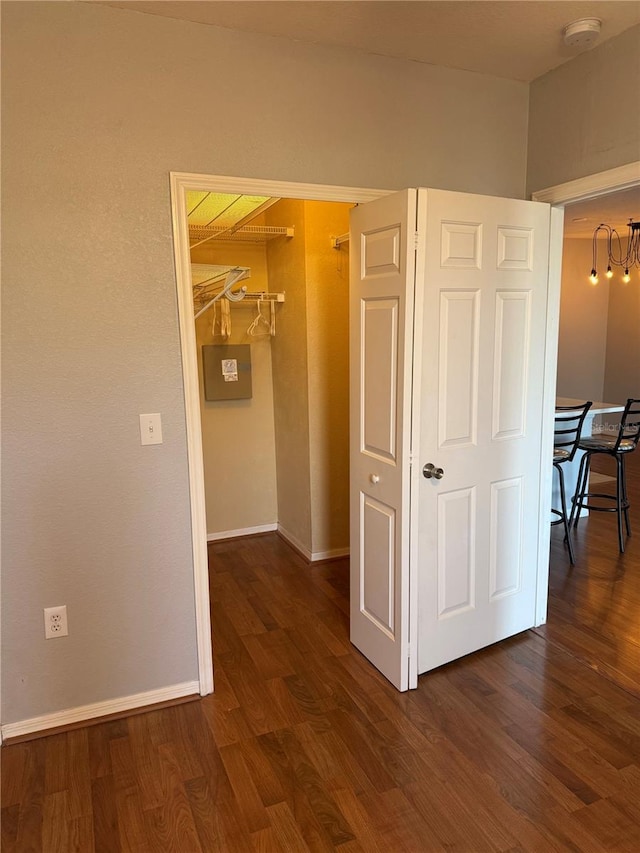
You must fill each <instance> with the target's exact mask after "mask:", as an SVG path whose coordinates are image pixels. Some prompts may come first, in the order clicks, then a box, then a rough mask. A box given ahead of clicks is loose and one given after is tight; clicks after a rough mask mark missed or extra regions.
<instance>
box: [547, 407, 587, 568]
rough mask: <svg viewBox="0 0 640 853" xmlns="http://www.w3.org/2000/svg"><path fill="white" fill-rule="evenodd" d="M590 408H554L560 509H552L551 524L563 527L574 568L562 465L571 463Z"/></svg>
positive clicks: (554, 444) (555, 452)
mask: <svg viewBox="0 0 640 853" xmlns="http://www.w3.org/2000/svg"><path fill="white" fill-rule="evenodd" d="M590 408H591V400H588V401H587V402H586V403H583V404H582V405H579V406H558V407H557V408H556V416H555V424H554V433H553V467H554V468H555V469H556V471H557V472H558V481H559V484H560V504H561V509H553V508H552V510H551V512H552V513H553V514H554V515H557V516H558V518H557V519H556V520H555V521H552V522H551V524H552V525H555V524H563V525H564V541H565V542H566V543H567V547H568V549H569V560H570V561H571V565H572V566H575V557H574V553H573V545H572V543H571V538H570V536H569V527H570V525H569V515H568V514H567V496H566V493H565V487H564V472H563V470H562V465H563V464H564V463H565V462H571V461H572V460H573V457H574V456H575V455H576V451H577V449H578V443H579V441H580V436H581V434H582V425H583V424H584V419H585V418H586V416H587V412H588V411H589V409H590Z"/></svg>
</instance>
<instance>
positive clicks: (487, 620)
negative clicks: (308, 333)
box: [416, 190, 550, 672]
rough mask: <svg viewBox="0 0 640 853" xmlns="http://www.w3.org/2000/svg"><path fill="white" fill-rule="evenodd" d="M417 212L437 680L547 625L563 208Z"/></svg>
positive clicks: (427, 581) (419, 407) (425, 566)
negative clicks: (542, 598) (545, 507)
mask: <svg viewBox="0 0 640 853" xmlns="http://www.w3.org/2000/svg"><path fill="white" fill-rule="evenodd" d="M418 206H419V228H420V231H421V233H423V234H424V240H425V245H426V254H425V266H424V280H423V283H422V287H421V288H420V289H421V290H422V294H423V305H422V340H421V345H420V347H419V355H418V356H417V357H419V358H420V361H421V380H420V385H419V394H418V397H417V403H416V417H418V418H419V434H418V435H417V436H416V438H417V439H418V441H419V448H420V450H419V455H420V466H416V467H417V468H420V469H421V468H422V466H423V465H424V464H425V463H432V464H433V465H435V466H436V467H437V468H441V469H442V470H443V472H444V473H443V476H442V478H441V479H436V478H434V477H431V478H429V479H426V478H425V477H423V476H422V471H421V470H416V474H417V475H418V476H419V478H420V485H419V492H418V494H419V497H418V507H417V512H418V517H417V522H418V531H417V536H418V540H417V562H418V565H417V571H418V635H419V641H418V670H419V672H425V671H427V670H430V669H433V668H434V667H436V666H439V665H441V664H443V663H447V662H448V661H451V660H454V659H456V658H458V657H461V656H462V655H466V654H468V653H470V652H473V651H475V650H476V649H479V648H482V647H483V646H487V645H489V644H491V643H495V642H497V641H499V640H502V639H504V638H506V637H509V636H512V635H513V634H516V633H518V632H520V631H523V630H525V629H527V628H530V627H532V626H533V625H534V624H535V604H536V580H537V571H538V524H539V511H540V510H539V502H540V470H541V469H540V466H541V464H542V457H543V455H544V457H545V459H546V458H548V453H544V454H543V448H542V443H541V435H542V419H543V388H544V353H545V332H546V315H547V289H548V278H549V275H548V274H549V269H548V267H549V210H550V209H549V206H548V205H546V204H539V203H536V202H529V201H520V200H514V199H501V198H493V197H487V196H474V195H467V194H463V193H451V192H443V191H437V190H420V191H419V197H418ZM417 353H418V349H417ZM416 390H418V389H416Z"/></svg>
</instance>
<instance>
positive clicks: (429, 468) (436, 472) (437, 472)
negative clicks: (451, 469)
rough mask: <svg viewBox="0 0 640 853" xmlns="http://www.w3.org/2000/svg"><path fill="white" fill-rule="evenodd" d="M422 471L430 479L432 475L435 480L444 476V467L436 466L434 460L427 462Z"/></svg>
mask: <svg viewBox="0 0 640 853" xmlns="http://www.w3.org/2000/svg"><path fill="white" fill-rule="evenodd" d="M422 473H423V474H424V476H425V477H426V478H427V480H430V479H431V478H432V477H433V479H434V480H441V479H442V478H443V477H444V471H443V470H442V468H436V466H435V465H434V464H433V463H432V462H427V464H426V465H425V466H424V468H423V469H422Z"/></svg>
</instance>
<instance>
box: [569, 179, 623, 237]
mask: <svg viewBox="0 0 640 853" xmlns="http://www.w3.org/2000/svg"><path fill="white" fill-rule="evenodd" d="M629 219H633V221H634V222H640V187H633V188H632V189H628V190H622V191H621V192H618V193H611V194H609V195H605V196H600V197H599V198H592V199H589V200H588V201H580V202H577V203H576V204H571V205H567V206H566V207H565V209H564V234H565V237H592V236H593V231H594V228H597V227H598V225H600V223H602V222H605V223H606V224H607V225H611V227H612V228H616V229H617V231H618V232H619V234H620V236H621V237H626V235H627V223H628V222H629Z"/></svg>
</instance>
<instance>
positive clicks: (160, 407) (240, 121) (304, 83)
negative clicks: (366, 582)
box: [2, 2, 528, 723]
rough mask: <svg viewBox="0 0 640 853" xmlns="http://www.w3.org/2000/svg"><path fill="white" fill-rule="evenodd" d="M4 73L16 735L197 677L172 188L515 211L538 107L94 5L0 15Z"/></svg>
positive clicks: (514, 87)
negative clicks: (265, 186) (56, 613)
mask: <svg viewBox="0 0 640 853" xmlns="http://www.w3.org/2000/svg"><path fill="white" fill-rule="evenodd" d="M203 57H206V63H207V79H206V80H205V81H204V83H203V77H202V62H203ZM2 62H3V85H2V117H3V121H2V134H3V138H2V153H3V156H2V169H3V175H2V189H3V193H2V196H3V197H2V202H3V222H2V224H3V228H2V239H3V254H2V263H3V271H2V272H3V310H2V322H3V329H2V343H3V357H2V370H3V377H2V378H3V446H2V452H3V459H2V485H3V498H4V505H3V510H2V526H3V529H2V571H3V579H2V607H3V614H2V631H3V637H2V653H3V666H2V679H3V684H2V703H3V708H2V712H3V713H2V716H3V722H7V723H9V722H14V721H17V720H23V719H25V718H29V717H34V716H37V715H40V714H45V713H50V712H54V711H58V710H63V709H66V708H71V707H76V706H80V705H84V704H88V703H92V702H98V701H104V700H108V699H111V698H114V697H120V696H127V695H131V694H134V693H138V692H142V691H148V690H153V689H160V688H164V687H167V686H168V685H173V684H178V683H183V682H189V681H191V680H193V679H195V678H196V677H197V659H196V643H195V616H194V604H193V601H194V594H193V582H192V574H193V564H192V552H191V527H190V516H189V490H188V480H187V452H186V438H185V418H184V398H183V387H182V378H181V364H180V346H179V336H178V323H177V309H176V292H175V272H174V265H173V248H172V235H171V218H170V203H169V172H170V171H171V170H173V171H183V172H202V173H209V174H223V175H238V176H245V177H258V178H272V179H281V180H289V181H304V182H316V183H327V184H344V185H351V186H365V187H367V186H369V187H388V188H401V187H405V186H417V185H418V186H419V185H422V186H433V187H445V188H449V189H453V190H461V191H469V192H478V193H488V194H493V195H506V196H514V197H522V196H523V194H524V186H525V161H526V133H527V108H528V87H527V86H526V85H525V84H522V83H514V82H509V81H506V80H501V79H498V78H494V77H488V76H485V75H480V74H470V73H466V72H462V71H455V70H452V69H446V68H435V67H432V66H429V65H424V64H421V63H416V62H403V61H400V60H392V59H385V58H383V57H377V56H367V55H364V54H360V53H354V52H351V51H348V50H344V49H341V48H323V47H320V46H317V45H309V44H304V43H302V42H293V41H287V40H284V39H278V38H271V37H263V36H258V35H254V34H251V33H237V32H233V31H230V30H225V29H218V28H216V27H209V26H204V25H199V24H192V23H189V22H185V21H176V20H172V19H169V18H161V17H157V16H152V15H145V14H140V13H138V12H132V11H127V10H122V9H114V8H110V7H107V6H103V5H100V4H97V3H67V2H43V3H38V2H34V3H6V4H3V9H2ZM207 80H215V81H216V85H215V87H209V86H208V85H207ZM336 92H340V93H343V94H342V95H341V96H340V97H336ZM344 93H348V94H347V95H345V94H344ZM469 140H473V144H472V145H470V144H469ZM286 289H289V288H288V287H287V288H286ZM280 339H281V340H284V336H282V338H280ZM283 391H284V389H283ZM288 393H289V394H291V395H296V394H297V393H298V389H297V388H296V386H295V385H294V386H293V387H292V388H290V389H289V390H288ZM307 411H308V409H307ZM141 412H161V413H162V415H163V430H164V444H163V445H161V446H156V447H141V446H140V441H139V433H138V414H139V413H141ZM303 428H304V424H303ZM281 450H282V451H283V452H284V448H281ZM281 458H282V452H281ZM285 458H286V454H285ZM283 464H284V463H283ZM307 480H308V478H307ZM302 488H304V484H303V486H302ZM306 488H307V490H308V489H309V485H308V482H307V485H306ZM301 494H302V492H301ZM299 521H300V526H301V530H305V529H306V531H307V535H308V530H309V522H308V519H304V518H301V519H299ZM62 603H65V604H67V606H68V607H69V626H70V634H69V637H68V638H64V639H61V640H56V641H45V640H44V638H43V629H42V608H43V607H46V606H51V605H57V604H62ZM169 615H170V618H168V616H169ZM113 625H117V630H116V631H113V630H112V628H113Z"/></svg>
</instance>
